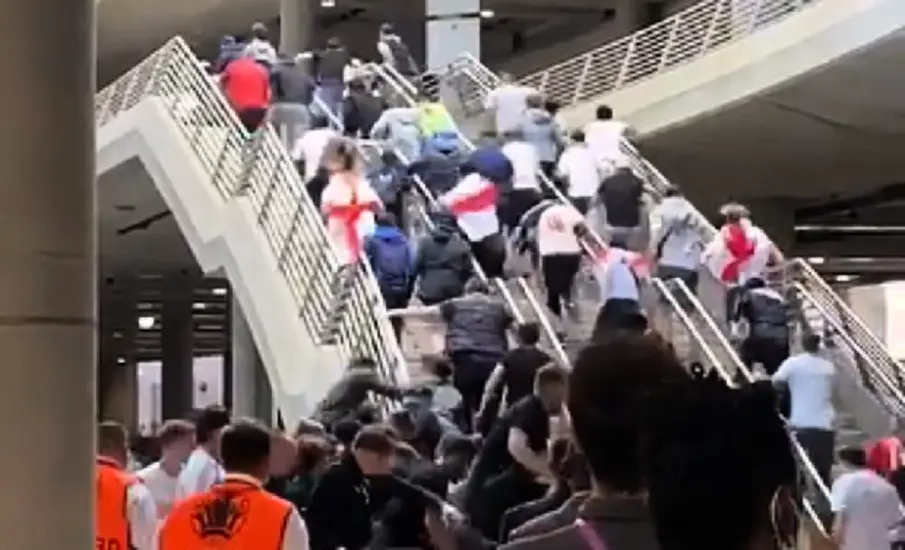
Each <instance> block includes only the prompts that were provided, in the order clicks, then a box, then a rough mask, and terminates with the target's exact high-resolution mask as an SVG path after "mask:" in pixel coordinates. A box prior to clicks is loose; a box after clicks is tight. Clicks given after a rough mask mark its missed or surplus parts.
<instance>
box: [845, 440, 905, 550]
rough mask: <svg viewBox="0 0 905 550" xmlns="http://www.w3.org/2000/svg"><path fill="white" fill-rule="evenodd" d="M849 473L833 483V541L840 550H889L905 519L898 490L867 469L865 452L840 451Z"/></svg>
mask: <svg viewBox="0 0 905 550" xmlns="http://www.w3.org/2000/svg"><path fill="white" fill-rule="evenodd" d="M839 459H840V461H841V462H842V464H843V466H845V467H846V469H847V470H848V471H847V472H846V473H844V474H842V475H841V476H839V477H838V478H836V480H835V481H834V482H833V487H832V489H831V491H830V504H831V507H832V510H833V513H834V514H835V518H834V520H833V533H832V536H833V541H834V542H835V543H836V544H837V545H838V546H839V549H840V550H886V549H888V548H890V546H891V544H890V530H891V529H892V528H893V527H894V526H895V525H896V524H898V523H900V522H901V521H902V519H903V516H902V511H901V506H902V504H901V502H900V500H899V495H898V493H897V492H896V489H895V487H893V485H892V484H891V483H889V482H888V481H886V480H885V479H884V478H882V477H881V476H879V475H878V474H877V473H876V472H874V471H873V470H871V469H870V468H868V467H867V457H866V456H865V452H864V449H862V448H860V447H850V448H845V449H842V450H840V451H839Z"/></svg>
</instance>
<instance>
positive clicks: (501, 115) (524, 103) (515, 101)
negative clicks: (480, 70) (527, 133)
mask: <svg viewBox="0 0 905 550" xmlns="http://www.w3.org/2000/svg"><path fill="white" fill-rule="evenodd" d="M500 80H501V81H502V84H501V85H500V86H499V87H498V88H497V89H495V90H493V91H492V92H490V93H489V94H487V97H486V98H485V99H484V108H485V109H487V110H489V111H492V112H493V114H494V121H495V123H496V131H497V133H498V134H503V133H505V132H508V131H510V130H514V129H517V128H519V127H520V126H521V124H522V121H523V120H524V114H525V111H526V110H527V109H528V97H529V96H531V95H537V94H538V92H537V90H535V89H534V88H530V87H528V86H522V85H520V84H518V83H516V82H515V79H514V78H513V76H512V75H511V74H507V73H503V74H501V75H500Z"/></svg>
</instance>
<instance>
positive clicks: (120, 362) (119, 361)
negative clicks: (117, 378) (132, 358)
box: [116, 357, 126, 365]
mask: <svg viewBox="0 0 905 550" xmlns="http://www.w3.org/2000/svg"><path fill="white" fill-rule="evenodd" d="M116 363H117V364H118V365H125V364H126V358H125V357H117V358H116Z"/></svg>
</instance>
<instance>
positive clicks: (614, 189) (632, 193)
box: [600, 168, 644, 227]
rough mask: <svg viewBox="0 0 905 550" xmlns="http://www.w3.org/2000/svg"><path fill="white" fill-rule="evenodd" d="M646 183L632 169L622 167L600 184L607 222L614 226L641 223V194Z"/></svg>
mask: <svg viewBox="0 0 905 550" xmlns="http://www.w3.org/2000/svg"><path fill="white" fill-rule="evenodd" d="M643 191H644V184H643V183H642V182H641V179H640V178H638V176H636V175H635V173H634V172H632V171H631V170H630V169H627V168H625V169H620V170H618V171H617V172H616V173H615V174H613V175H612V176H610V177H608V178H606V179H605V180H604V181H603V183H602V184H601V185H600V202H602V203H603V206H604V208H605V209H606V223H607V225H610V226H613V227H638V226H639V225H641V195H642V193H643Z"/></svg>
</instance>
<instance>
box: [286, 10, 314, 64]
mask: <svg viewBox="0 0 905 550" xmlns="http://www.w3.org/2000/svg"><path fill="white" fill-rule="evenodd" d="M314 2H315V0H280V52H281V53H285V54H290V55H294V54H298V53H301V52H304V51H307V50H309V49H310V48H311V46H312V44H311V42H312V40H313V38H314V27H315V18H316V15H317V11H316V10H317V8H316V6H315V4H314Z"/></svg>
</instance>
